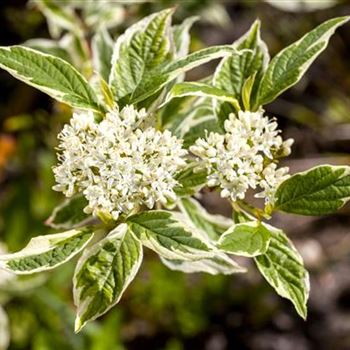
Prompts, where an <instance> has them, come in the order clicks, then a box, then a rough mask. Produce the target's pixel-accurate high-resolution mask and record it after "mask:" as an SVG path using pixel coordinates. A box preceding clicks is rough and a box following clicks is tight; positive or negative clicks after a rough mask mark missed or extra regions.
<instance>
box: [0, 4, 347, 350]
mask: <svg viewBox="0 0 350 350" xmlns="http://www.w3.org/2000/svg"><path fill="white" fill-rule="evenodd" d="M173 3H177V5H178V9H177V12H176V15H175V18H177V19H181V18H183V17H185V16H188V15H193V14H201V15H202V17H203V18H204V19H203V21H201V22H200V23H197V24H196V25H195V27H194V33H195V40H194V41H193V43H192V46H193V48H195V49H198V48H201V47H205V45H209V44H210V45H214V44H226V43H231V42H233V41H234V40H235V39H236V38H237V37H239V36H240V35H241V34H242V33H244V32H245V31H246V30H247V29H248V28H249V26H250V24H251V23H252V22H253V21H254V19H255V18H256V17H259V18H260V19H261V21H262V23H263V24H264V25H263V28H262V35H263V37H264V39H265V41H266V42H267V43H268V44H269V47H270V50H271V51H272V52H271V53H272V54H274V53H276V52H278V51H279V50H280V49H281V48H283V47H285V46H286V45H287V44H289V43H290V42H292V41H294V40H295V39H296V38H298V37H300V36H301V35H302V34H303V33H305V32H307V31H309V30H310V29H311V28H313V27H315V26H316V25H317V24H319V23H321V22H322V21H324V20H326V19H328V18H331V17H335V16H341V15H346V14H349V13H350V6H349V5H347V4H345V3H341V2H339V3H338V2H335V1H334V2H333V1H329V2H328V3H329V7H328V8H323V9H310V8H307V6H306V7H305V6H304V7H301V9H299V11H300V12H297V14H296V13H295V12H290V11H286V9H285V8H284V9H280V8H279V7H280V6H278V4H277V6H276V3H273V4H272V5H271V4H269V3H267V2H266V3H263V2H259V3H254V2H251V1H246V2H245V1H240V2H234V1H230V2H226V3H224V4H223V5H222V6H219V5H218V3H217V2H215V3H214V2H212V3H211V2H210V1H204V2H203V1H186V2H185V1H184V2H179V1H178V2H174V1H156V2H153V3H145V4H133V5H129V6H123V7H120V8H119V10H118V11H120V19H119V22H118V21H117V25H116V26H115V28H114V32H115V35H117V34H118V33H119V32H122V31H123V30H124V29H125V28H126V27H127V26H128V25H129V24H130V23H133V22H134V21H136V20H137V19H139V18H141V17H142V16H144V15H147V14H149V13H151V12H153V11H156V10H159V9H161V8H164V7H168V6H169V5H171V4H173ZM323 3H325V2H323ZM0 19H1V23H2V28H3V29H2V31H1V32H0V45H10V44H14V43H22V42H24V41H26V40H29V39H32V38H35V37H49V33H48V27H47V25H46V22H45V20H44V18H43V16H42V15H41V14H40V12H39V11H38V10H37V8H36V6H35V2H34V3H33V4H32V5H31V6H30V7H27V6H26V2H25V1H19V0H17V1H4V2H3V4H2V6H1V10H0ZM50 30H51V32H52V30H53V29H52V28H50ZM349 42H350V30H349V26H345V27H344V28H340V29H339V31H338V32H337V33H336V34H335V36H334V38H333V40H332V41H331V42H330V45H329V48H328V49H327V51H326V52H325V53H323V54H322V55H321V57H320V58H319V59H318V60H317V61H316V63H315V64H314V65H313V67H312V68H311V69H310V71H309V72H308V73H307V75H306V77H305V78H303V80H302V81H301V82H300V83H299V84H298V85H297V86H295V87H294V88H293V89H291V90H290V91H288V92H287V93H286V94H284V95H283V96H282V97H281V98H279V99H278V100H277V101H276V102H275V103H273V104H271V105H269V106H268V109H267V110H268V112H269V113H270V114H272V115H275V116H276V117H278V119H279V124H280V125H281V126H283V129H284V134H285V138H287V137H293V138H294V139H295V140H296V144H295V145H294V147H293V148H294V153H293V158H289V160H288V165H289V166H290V167H291V169H292V172H295V171H300V170H304V169H306V168H309V167H310V166H313V165H317V164H320V163H326V162H327V163H331V164H348V165H349V164H350V157H349V155H348V154H347V153H348V151H349V149H350V148H349V146H350V118H349V110H350V106H349V104H350V103H349V99H348V94H349V91H350V75H349V71H350V66H349V65H350V63H349V59H348V57H349V53H350V51H349V48H348V45H347V43H349ZM208 69H210V65H209V66H205V67H201V68H199V69H196V70H195V71H193V72H191V75H192V78H198V77H201V76H204V75H206V74H205V70H208ZM0 116H1V117H0V198H1V201H0V213H1V215H0V237H1V240H2V241H3V242H4V243H5V244H6V246H7V249H9V250H11V251H13V250H17V249H19V248H21V247H23V246H24V245H25V244H26V243H27V242H28V241H29V239H30V238H31V237H32V236H35V235H37V234H39V233H40V234H42V233H44V232H47V233H49V230H48V229H47V228H46V226H45V225H44V221H45V220H46V219H47V217H48V216H49V214H50V212H51V210H52V209H53V208H54V207H55V205H56V204H57V203H58V201H59V200H60V199H61V198H60V196H59V195H58V194H57V193H55V192H53V191H52V190H51V187H52V185H53V176H52V171H51V166H52V165H53V164H54V163H55V156H54V153H53V149H54V147H55V146H56V144H57V141H56V134H57V132H58V131H59V130H60V128H61V126H62V124H63V122H65V121H67V120H68V118H69V117H70V111H69V110H67V109H66V107H65V106H63V105H61V104H57V103H56V104H52V102H51V100H50V99H49V98H48V97H46V96H44V95H43V94H41V93H39V92H37V91H36V90H34V89H32V88H30V87H28V86H26V85H24V84H22V83H20V82H18V81H16V80H15V79H13V78H11V77H10V76H9V75H8V74H6V73H5V72H3V71H1V72H0ZM204 201H205V204H206V207H207V208H208V209H209V210H211V211H214V212H220V213H223V214H225V213H226V212H227V208H226V207H225V203H224V202H221V201H220V200H219V199H218V198H216V197H215V198H214V197H213V196H212V195H210V194H208V195H207V196H205V198H204ZM348 214H349V206H347V207H345V208H343V209H342V210H341V211H340V213H339V214H337V215H333V216H329V217H322V218H317V217H316V218H302V217H298V218H297V220H296V219H295V217H293V216H292V215H291V216H283V221H282V220H281V219H279V216H276V218H275V223H276V225H279V226H280V227H282V228H285V229H286V230H287V231H288V232H289V234H290V236H291V237H292V238H293V240H294V241H295V242H296V243H297V245H298V248H299V249H300V250H301V252H302V254H303V256H304V259H305V262H306V266H307V268H308V269H309V270H310V271H311V283H312V289H311V290H312V292H311V299H310V302H309V307H310V311H309V317H308V320H307V321H306V323H305V322H304V321H302V320H301V319H299V318H298V317H297V316H296V315H295V313H294V311H293V310H292V306H291V305H289V303H288V302H286V301H284V300H282V299H280V298H279V297H278V296H277V295H275V294H274V293H273V291H272V289H271V288H270V287H269V286H268V285H267V284H266V283H265V282H264V281H262V279H261V277H259V274H258V273H257V272H254V268H253V267H252V268H251V269H250V272H249V274H246V275H245V276H240V275H235V276H233V277H226V276H209V275H204V274H194V275H184V274H181V273H177V272H173V271H169V270H168V269H166V268H165V267H163V266H162V265H161V264H159V262H158V258H157V257H155V255H154V254H152V253H150V252H147V256H146V260H145V263H144V264H143V266H142V269H141V272H140V275H139V278H138V279H136V280H135V281H134V283H133V284H132V285H131V287H130V288H129V289H128V291H127V293H126V294H125V296H124V298H123V301H122V302H121V303H120V304H119V305H118V306H117V307H116V308H114V309H113V311H112V312H110V313H108V314H107V315H106V316H104V317H103V318H102V320H100V321H98V322H95V323H93V324H90V325H88V326H87V327H86V329H85V330H84V331H83V332H82V333H81V334H79V335H74V334H73V330H72V329H73V320H74V307H73V305H72V301H71V300H72V298H71V295H70V294H71V275H72V267H73V266H74V263H71V264H67V265H65V266H63V267H62V268H60V269H59V270H57V271H55V272H53V273H50V274H47V275H46V276H44V277H31V278H25V279H20V280H19V281H13V283H12V285H11V284H9V285H6V286H2V283H1V282H2V281H4V278H2V277H0V292H1V293H0V303H1V304H3V305H4V309H5V310H6V313H7V315H8V318H9V324H10V332H11V345H10V349H35V350H44V349H79V350H80V349H92V350H95V349H96V350H97V349H99V350H100V349H102V350H103V349H108V350H114V349H140V348H142V347H143V348H150V349H169V350H173V349H174V350H175V349H176V350H177V349H209V350H216V349H218V350H220V349H231V348H233V347H234V348H235V349H236V348H237V349H254V350H255V349H257V350H260V349H261V350H264V349H279V350H289V349H297V350H298V349H300V350H304V349H330V348H332V349H336V350H338V349H339V350H343V349H344V350H345V349H348V348H349V347H350V338H349V334H350V332H349V331H350V317H349V312H350V306H349V305H350V278H349V277H347V276H350V274H349V272H350V254H349V252H350V239H349V222H350V219H349V215H348ZM242 263H243V264H246V263H247V262H246V260H244V261H243V262H242ZM35 286H38V287H37V288H34V287H35ZM67 305H70V306H67ZM0 319H1V317H0ZM0 323H1V321H0ZM1 337H3V335H1V332H0V338H1ZM0 344H1V341H0Z"/></svg>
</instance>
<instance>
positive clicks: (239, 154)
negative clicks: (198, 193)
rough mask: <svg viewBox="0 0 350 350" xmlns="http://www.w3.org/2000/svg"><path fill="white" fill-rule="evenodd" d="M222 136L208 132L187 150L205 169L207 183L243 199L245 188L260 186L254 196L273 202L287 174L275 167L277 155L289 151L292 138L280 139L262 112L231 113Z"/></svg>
mask: <svg viewBox="0 0 350 350" xmlns="http://www.w3.org/2000/svg"><path fill="white" fill-rule="evenodd" d="M224 128H225V131H226V133H225V134H224V135H222V134H218V133H213V132H211V133H210V134H209V135H207V137H206V138H205V139H202V138H200V139H198V140H197V141H196V143H195V144H194V145H193V146H191V147H190V151H191V152H192V153H193V154H194V155H196V156H197V157H199V158H200V160H201V164H202V165H203V166H205V167H206V168H207V171H208V186H210V187H216V186H220V187H221V196H222V197H224V198H227V197H230V198H231V199H232V200H236V199H243V198H244V197H245V193H246V191H247V190H248V188H252V189H256V188H257V187H260V188H261V189H262V190H263V191H262V192H261V193H258V194H257V195H256V196H257V197H264V198H265V200H266V202H271V201H273V196H274V192H275V190H276V188H277V186H278V185H279V184H280V183H281V182H282V181H284V180H285V179H286V178H287V177H288V174H287V173H288V171H289V169H288V168H287V167H285V168H280V169H277V165H276V163H275V162H277V158H279V157H282V156H287V155H289V154H290V148H291V145H292V143H293V140H292V139H289V140H286V141H283V140H282V137H281V136H280V135H279V134H280V131H279V130H278V129H277V123H276V121H274V120H272V121H270V120H269V119H268V118H267V117H264V116H263V111H262V110H261V111H258V112H243V111H240V112H238V115H235V114H233V113H231V114H230V115H229V118H228V119H227V120H226V121H225V124H224Z"/></svg>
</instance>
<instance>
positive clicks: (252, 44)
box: [213, 20, 269, 123]
mask: <svg viewBox="0 0 350 350" xmlns="http://www.w3.org/2000/svg"><path fill="white" fill-rule="evenodd" d="M233 46H234V47H235V48H236V49H237V50H243V51H242V52H241V55H231V56H228V57H225V58H224V59H223V60H222V61H221V62H220V64H219V65H218V66H217V68H216V71H215V74H214V79H213V84H214V86H215V87H217V88H219V89H222V90H225V91H226V92H227V93H229V94H230V95H231V96H232V97H233V98H235V99H237V100H238V101H239V102H240V103H241V104H242V103H243V101H242V92H243V86H244V84H245V82H246V80H247V79H248V78H249V77H251V76H252V75H254V74H256V81H257V82H258V81H259V80H260V78H261V75H262V72H263V71H264V70H265V68H266V66H267V63H268V61H269V54H268V49H267V47H266V44H265V43H264V42H263V41H262V40H261V37H260V21H259V20H257V21H255V22H254V23H253V25H252V26H251V28H250V29H249V30H248V32H247V33H245V34H244V35H243V36H242V37H241V38H240V39H238V40H237V41H236V42H234V43H233ZM255 90H256V87H255V86H252V94H251V98H253V97H254V94H255ZM216 111H217V115H218V117H219V119H220V121H221V122H222V123H223V121H224V120H225V119H226V118H227V116H228V115H229V113H232V112H234V109H233V108H232V106H230V105H228V104H227V103H217V106H216Z"/></svg>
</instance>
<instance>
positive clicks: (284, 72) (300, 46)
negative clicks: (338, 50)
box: [256, 17, 350, 106]
mask: <svg viewBox="0 0 350 350" xmlns="http://www.w3.org/2000/svg"><path fill="white" fill-rule="evenodd" d="M349 18H350V17H338V18H333V19H330V20H328V21H326V22H324V23H322V24H321V25H319V26H318V27H316V28H315V29H313V30H312V31H310V32H309V33H307V34H306V35H304V36H303V37H302V38H301V39H300V40H298V41H296V42H295V43H293V44H291V45H289V46H288V47H286V48H285V49H283V50H282V51H281V52H279V53H278V54H277V55H276V56H275V57H274V58H273V59H272V61H271V62H270V64H269V66H268V68H267V70H266V72H265V74H264V76H263V77H262V79H261V82H260V85H259V90H258V97H257V104H256V106H260V105H264V104H267V103H269V102H272V101H273V100H274V99H275V98H276V97H277V96H278V95H280V94H281V93H282V92H283V91H285V90H287V89H288V88H290V87H291V86H293V85H294V84H296V83H297V82H298V81H299V80H300V79H301V77H302V76H303V74H304V73H305V72H306V70H307V69H308V68H309V66H310V65H311V63H312V62H313V61H314V60H315V59H316V58H317V56H318V55H319V54H320V53H321V52H322V51H323V50H324V49H325V48H326V47H327V44H328V41H329V39H330V37H331V36H332V35H333V34H334V32H335V30H336V29H337V28H338V27H340V26H342V25H343V24H345V23H346V22H347V21H348V20H349Z"/></svg>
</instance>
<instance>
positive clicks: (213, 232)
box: [179, 198, 233, 240]
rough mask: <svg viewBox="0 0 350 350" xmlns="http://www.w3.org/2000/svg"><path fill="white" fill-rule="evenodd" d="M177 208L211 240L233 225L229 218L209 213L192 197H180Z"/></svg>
mask: <svg viewBox="0 0 350 350" xmlns="http://www.w3.org/2000/svg"><path fill="white" fill-rule="evenodd" d="M179 208H180V210H181V212H182V213H184V214H185V216H186V217H187V218H188V220H190V221H191V222H192V223H193V225H194V226H196V227H197V228H198V229H199V230H202V231H203V232H204V233H205V234H206V235H207V237H208V238H210V239H212V240H217V239H218V238H219V237H220V236H221V234H222V233H224V232H225V231H226V230H227V229H228V228H229V227H231V226H232V225H233V221H232V220H231V219H229V218H226V217H224V216H222V215H214V214H209V213H208V212H207V211H206V210H205V209H204V208H203V207H202V206H201V205H200V203H199V202H198V201H196V200H194V199H192V198H182V199H181V201H180V203H179Z"/></svg>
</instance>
